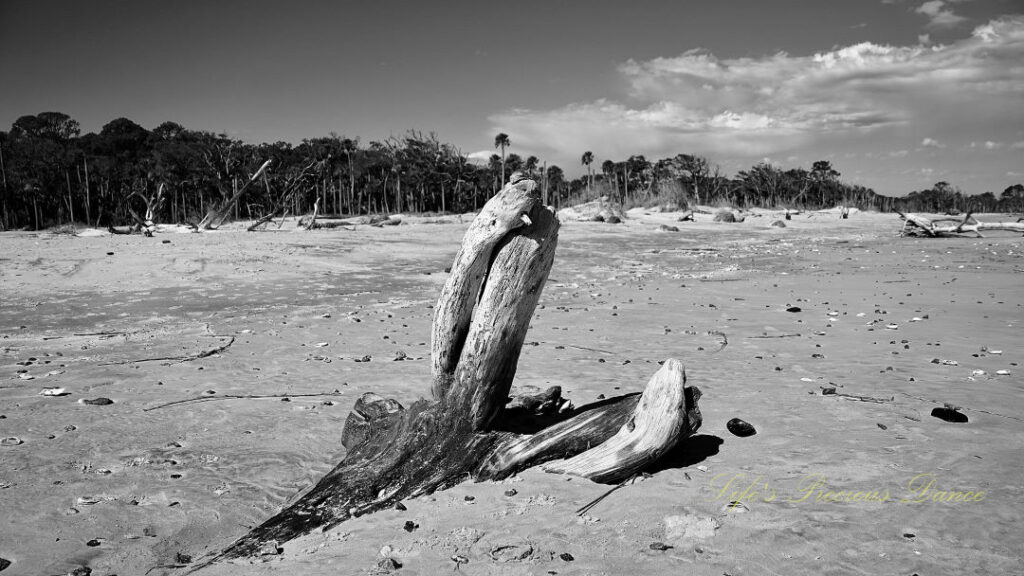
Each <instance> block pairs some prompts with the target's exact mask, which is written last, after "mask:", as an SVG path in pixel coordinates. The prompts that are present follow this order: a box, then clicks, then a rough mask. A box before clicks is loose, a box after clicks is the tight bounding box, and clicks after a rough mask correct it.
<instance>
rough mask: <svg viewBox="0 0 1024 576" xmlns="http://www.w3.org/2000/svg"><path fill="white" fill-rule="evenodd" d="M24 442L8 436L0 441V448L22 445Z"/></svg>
mask: <svg viewBox="0 0 1024 576" xmlns="http://www.w3.org/2000/svg"><path fill="white" fill-rule="evenodd" d="M24 443H25V441H24V440H22V439H21V438H18V437H17V436H8V437H7V438H4V439H3V440H0V446H17V445H18V444H24Z"/></svg>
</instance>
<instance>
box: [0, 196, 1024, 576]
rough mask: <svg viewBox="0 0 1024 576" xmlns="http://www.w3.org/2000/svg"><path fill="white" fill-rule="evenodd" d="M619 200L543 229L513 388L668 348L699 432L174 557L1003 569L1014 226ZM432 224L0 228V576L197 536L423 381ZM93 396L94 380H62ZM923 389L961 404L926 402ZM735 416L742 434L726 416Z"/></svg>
mask: <svg viewBox="0 0 1024 576" xmlns="http://www.w3.org/2000/svg"><path fill="white" fill-rule="evenodd" d="M630 216H631V217H630V218H629V219H628V220H627V221H626V222H625V223H624V224H620V225H609V224H603V223H589V222H588V223H579V222H567V223H565V224H564V225H563V228H562V231H561V235H560V239H559V247H558V252H557V255H556V260H555V264H554V268H553V270H552V272H551V277H550V279H549V281H548V284H547V286H546V288H545V291H544V294H543V296H542V298H541V302H540V306H539V308H538V310H537V315H536V318H535V320H534V322H533V325H532V327H531V330H530V332H529V334H528V336H527V338H526V341H527V345H526V346H525V347H524V350H523V353H522V355H521V358H520V366H519V371H518V375H517V380H516V385H517V386H518V387H520V388H522V389H529V387H538V388H542V387H545V386H548V385H551V384H560V385H562V386H563V388H564V390H565V393H566V395H567V396H568V397H569V398H570V399H572V400H573V402H574V403H575V404H576V405H583V404H586V403H588V402H591V401H594V400H595V399H596V398H597V397H598V396H599V395H602V394H603V395H605V396H612V395H615V394H621V393H626V392H632V391H638V390H641V389H642V388H643V386H644V384H645V383H646V382H647V379H648V378H649V377H650V376H651V375H652V374H653V373H654V372H655V371H656V369H657V363H658V362H659V361H661V360H664V359H665V358H668V357H674V358H679V359H681V360H682V361H683V362H684V363H685V364H686V366H687V375H688V379H689V383H691V384H693V385H696V386H698V387H700V388H701V390H702V391H703V392H704V396H703V398H702V399H701V410H702V412H703V414H704V425H703V427H702V428H701V429H700V431H699V432H698V435H697V436H695V437H693V438H691V439H690V440H688V441H687V442H685V443H684V445H683V446H682V448H681V449H680V450H678V451H677V452H676V453H673V454H672V455H670V457H669V458H667V459H666V461H665V462H662V463H660V464H659V465H658V466H657V467H656V468H655V469H652V470H651V471H650V472H651V473H652V475H651V476H650V477H648V478H644V479H641V480H638V481H637V482H635V483H633V484H631V485H627V486H626V487H624V488H622V489H620V490H617V491H616V492H615V493H613V494H612V495H611V496H609V497H608V498H607V499H605V500H604V501H602V502H601V503H600V504H598V505H597V506H595V507H594V508H593V509H592V510H591V511H590V512H589V513H588V514H587V515H585V516H583V517H578V516H577V515H576V514H575V511H576V510H577V509H578V508H580V507H581V506H583V505H584V504H586V503H588V502H589V501H591V500H592V499H594V498H596V497H598V496H600V495H601V494H602V493H604V492H605V491H606V490H607V489H608V487H607V486H603V485H598V484H594V483H591V482H589V481H586V480H581V479H579V478H575V479H568V478H565V477H562V476H557V475H548V474H544V473H542V472H540V471H538V470H531V471H528V472H526V473H524V474H522V475H521V476H519V477H517V478H515V479H513V480H512V481H509V482H506V483H500V484H497V483H481V484H471V483H470V484H463V485H460V486H458V487H456V488H454V489H452V490H449V491H446V492H441V493H438V494H435V495H434V496H432V497H426V498H419V499H415V500H412V501H409V502H407V503H406V504H407V507H408V510H406V511H387V512H382V513H379V514H375V515H371V516H366V517H361V518H358V519H355V520H353V521H350V522H346V523H344V524H342V525H340V526H339V527H337V528H335V529H334V530H332V531H330V532H328V533H325V534H315V535H310V536H307V537H304V538H300V539H298V540H295V541H293V542H290V543H288V544H286V545H285V546H284V553H283V554H281V555H276V556H267V557H263V558H262V559H261V560H260V561H256V562H255V563H253V564H249V563H238V564H227V565H222V566H214V567H211V568H210V569H208V570H206V571H204V572H202V573H204V574H206V573H208V574H211V575H212V574H224V575H227V574H230V575H242V574H325V575H326V574H332V575H334V574H365V573H371V572H374V571H377V570H380V569H379V568H378V567H377V563H378V561H379V560H380V559H381V551H382V548H384V550H383V552H385V553H387V554H388V555H389V556H391V557H393V558H395V559H396V560H398V561H399V562H400V563H401V564H402V568H401V569H400V571H399V573H401V574H423V575H431V574H438V573H445V572H450V571H453V570H455V569H456V568H457V567H458V568H460V570H461V571H463V572H465V573H469V574H548V573H552V572H554V573H558V574H563V575H564V574H601V573H607V574H625V573H637V574H640V573H643V574H664V575H669V574H673V575H674V574H679V573H687V574H689V573H693V574H715V575H720V574H722V573H729V574H733V575H738V574H773V573H775V574H801V573H809V574H828V573H851V572H856V573H866V574H880V573H894V574H912V573H914V572H917V573H920V574H934V573H962V574H966V573H1016V572H1021V571H1024V562H1022V560H1021V555H1020V551H1019V548H1018V546H1017V545H1015V544H1013V542H1018V543H1019V542H1021V541H1024V528H1021V526H1022V520H1024V519H1022V515H1024V509H1022V508H1021V507H1020V506H1019V502H1021V501H1022V496H1024V488H1022V484H1021V482H1020V477H1019V471H1020V469H1021V465H1022V463H1024V434H1022V432H1021V431H1022V430H1024V428H1022V420H1024V394H1022V392H1024V377H1022V376H1024V368H1022V367H1021V366H1020V363H1021V362H1024V354H1022V352H1021V350H1022V345H1021V342H1024V338H1022V337H1021V329H1020V327H1021V325H1022V324H1024V311H1022V302H1024V298H1022V297H1024V291H1022V286H1024V284H1022V280H1024V259H1022V257H1021V255H1022V253H1024V242H1022V239H1021V238H1020V237H1018V236H1015V235H1012V234H1007V233H991V234H990V237H988V238H984V239H974V238H958V239H931V240H918V239H911V238H904V239H898V238H896V232H897V231H898V230H899V227H900V222H899V220H898V219H897V218H896V217H895V216H887V215H876V214H863V213H859V214H854V215H853V216H851V218H850V219H849V220H839V219H838V218H837V216H836V215H835V214H833V213H818V214H801V215H798V216H795V217H794V219H793V220H792V221H790V222H788V223H787V224H788V227H787V228H784V229H779V228H773V227H770V226H769V224H770V223H771V222H772V221H774V220H776V219H777V217H778V215H777V214H769V213H764V214H761V215H758V216H755V217H750V218H747V220H746V221H745V222H744V223H741V224H719V223H712V222H710V221H709V220H710V217H708V218H706V219H705V218H701V219H700V220H699V221H698V222H696V223H686V222H675V218H676V216H677V215H673V214H657V213H653V214H647V215H644V214H643V212H642V211H633V212H631V214H630ZM447 220H448V223H427V221H424V220H422V219H416V218H407V219H406V223H404V224H403V225H401V226H397V227H388V228H382V229H378V228H372V227H364V226H359V227H357V229H356V230H355V231H347V230H335V231H315V232H264V233H246V232H244V231H243V230H241V229H236V230H228V231H223V232H217V233H210V234H158V235H157V236H156V237H155V238H143V237H138V236H135V237H127V236H98V237H71V236H53V235H47V234H34V233H32V234H29V233H3V234H0V346H2V348H0V349H2V354H0V415H2V419H0V437H2V438H15V439H17V441H13V440H12V441H9V442H7V444H9V445H2V446H0V517H2V518H4V519H5V521H4V522H0V558H4V559H7V560H10V561H11V562H12V564H11V566H10V567H8V568H7V569H6V570H4V576H7V574H26V575H27V574H33V575H34V574H64V573H68V572H70V571H72V570H73V569H75V568H76V567H80V566H88V567H90V568H92V571H93V572H92V573H93V574H96V575H102V574H121V575H122V576H124V575H129V574H144V573H146V572H147V571H148V570H150V569H152V568H154V567H156V566H169V565H172V564H177V563H181V562H183V561H184V560H187V559H188V558H187V557H192V558H195V559H198V558H199V557H201V556H202V555H203V554H205V553H206V552H209V551H211V550H215V549H218V548H220V547H222V546H224V545H226V544H228V543H230V542H231V541H232V540H234V539H235V538H237V537H238V536H241V535H242V534H244V533H245V532H246V531H247V529H248V528H249V527H251V526H253V525H255V524H256V523H258V522H260V521H261V520H263V519H265V518H267V517H269V516H270V515H271V514H273V513H274V512H275V511H277V510H278V509H279V508H280V507H281V506H282V505H284V504H285V503H286V502H287V501H288V500H289V498H291V497H293V496H294V495H295V494H296V493H297V492H299V491H300V490H301V489H302V488H304V487H306V486H308V485H309V484H310V483H311V482H313V481H315V480H316V479H317V478H319V476H321V475H322V474H323V473H325V472H326V471H328V470H330V469H331V468H332V467H333V466H334V465H335V464H336V463H337V462H338V461H339V460H340V459H341V458H342V457H343V456H344V449H343V448H342V447H341V443H340V437H341V430H342V427H343V423H344V420H345V417H346V416H347V414H348V411H349V409H350V408H351V406H352V404H353V403H354V402H355V400H356V398H358V397H359V395H361V394H362V393H363V392H368V391H374V392H378V393H381V394H384V395H386V396H393V397H395V398H397V399H399V400H400V401H401V402H403V404H406V405H408V404H409V403H411V402H412V401H413V400H415V399H416V398H418V397H420V396H422V395H426V394H427V392H428V382H429V371H430V368H429V366H430V364H429V361H428V360H429V333H430V332H429V326H430V320H431V314H432V309H431V307H432V306H433V304H434V301H435V299H436V296H437V293H438V290H439V288H440V285H441V283H442V282H443V281H444V278H445V272H444V270H445V268H446V267H448V266H449V265H450V264H451V260H452V258H453V257H454V254H455V251H456V249H457V247H458V245H459V242H460V239H461V235H462V233H463V231H464V230H465V226H466V224H468V220H466V221H465V223H460V222H459V219H458V218H454V217H452V218H447ZM661 224H668V225H675V226H678V227H679V229H680V231H679V232H667V231H662V230H659V225H661ZM164 241H169V242H167V243H164ZM108 253H112V254H108ZM794 307H797V308H799V309H800V311H799V312H787V308H794ZM232 338H233V340H232ZM229 344H230V345H229ZM227 345H229V346H227ZM224 346H227V347H226V348H225V349H224V350H223V351H221V352H219V353H217V354H212V355H209V356H206V357H201V358H197V356H201V355H203V354H205V353H208V352H210V351H212V350H216V349H218V348H220V347H224ZM399 352H403V353H405V354H406V355H407V358H406V359H405V360H404V361H395V360H394V359H395V358H396V356H398V355H399ZM997 352H998V353H997ZM367 355H369V356H371V357H372V359H371V361H369V362H356V361H355V360H356V359H362V358H363V357H364V356H367ZM935 360H938V362H935ZM998 371H1006V372H1008V374H1006V375H1000V374H998ZM829 387H835V388H836V391H837V392H838V394H837V395H826V396H823V395H822V394H821V391H822V388H829ZM45 388H64V392H65V394H64V395H57V396H44V395H40V392H41V391H42V390H44V389H45ZM842 394H847V395H851V396H863V397H869V398H867V399H871V398H874V399H878V400H881V402H877V403H876V402H863V401H857V400H854V399H852V398H850V397H849V396H841V395H842ZM283 395H295V397H292V398H289V399H288V400H290V401H282V399H281V398H280V397H281V396H283ZM300 395H301V396H300ZM311 395H317V396H311ZM224 396H271V397H269V398H226V397H224ZM97 398H109V399H111V400H112V401H113V403H112V404H109V405H93V404H86V403H83V402H82V401H83V400H94V399H97ZM190 398H196V399H199V401H195V402H188V403H179V404H173V405H169V406H162V405H163V404H166V403H170V402H175V401H179V400H185V399H190ZM947 402H948V403H952V404H955V405H958V406H962V407H963V410H962V411H963V413H964V414H966V415H967V416H968V417H969V419H970V420H969V422H968V423H966V424H953V423H948V422H945V421H942V420H939V419H937V418H934V417H932V416H931V415H930V413H931V410H932V408H934V407H940V406H942V405H943V403H947ZM734 417H739V418H743V419H744V420H746V421H748V422H750V423H751V424H753V425H754V426H755V427H756V428H757V431H758V433H757V434H756V435H755V436H752V437H749V438H738V437H735V436H733V435H732V434H731V433H729V432H728V431H727V430H726V426H725V424H726V422H727V421H728V420H729V419H731V418H734ZM18 442H20V443H18ZM929 482H930V484H929ZM925 486H927V488H924V487H925ZM510 490H514V491H515V493H514V494H513V495H511V496H507V495H506V493H507V492H508V493H511V492H510ZM939 491H942V492H949V491H960V492H967V491H972V492H974V493H975V494H973V495H972V498H974V499H973V500H972V501H969V502H937V501H935V499H934V498H933V497H935V495H936V492H939ZM979 492H983V493H984V494H983V495H982V496H980V497H977V493H979ZM858 493H859V496H858V495H857V494H858ZM885 496H887V497H885ZM940 496H941V495H940ZM883 497H885V498H883ZM940 499H941V497H940ZM737 500H738V501H740V502H741V503H742V505H738V506H733V507H730V506H728V504H729V502H730V501H737ZM854 500H859V501H854ZM879 500H884V501H879ZM904 500H909V501H904ZM915 500H922V501H921V502H914V501H915ZM409 520H412V521H413V522H414V523H415V524H418V528H417V529H415V530H414V531H412V532H407V531H406V530H404V529H403V526H404V525H405V523H406V521H409ZM654 543H662V544H664V546H655V547H654V548H655V549H652V548H651V544H654ZM665 546H668V548H666V547H665ZM385 547H389V548H385ZM453 558H454V560H453ZM174 572H175V571H174V570H173V569H171V568H163V569H155V570H152V571H151V572H149V573H150V574H159V573H174Z"/></svg>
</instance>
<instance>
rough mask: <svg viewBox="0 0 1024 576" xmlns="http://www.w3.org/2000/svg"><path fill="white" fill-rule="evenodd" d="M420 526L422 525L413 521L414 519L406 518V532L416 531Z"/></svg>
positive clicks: (403, 527)
mask: <svg viewBox="0 0 1024 576" xmlns="http://www.w3.org/2000/svg"><path fill="white" fill-rule="evenodd" d="M419 527H420V525H419V524H417V523H415V522H413V521H412V520H406V521H405V526H402V529H403V530H405V531H406V532H415V531H416V529H417V528H419Z"/></svg>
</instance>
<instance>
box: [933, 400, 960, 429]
mask: <svg viewBox="0 0 1024 576" xmlns="http://www.w3.org/2000/svg"><path fill="white" fill-rule="evenodd" d="M932 416H934V417H936V418H938V419H939V420H945V421H946V422H953V423H956V424H963V423H965V422H967V415H966V414H964V413H962V412H960V409H959V408H958V407H956V406H953V405H952V404H946V405H945V406H943V407H942V408H933V409H932Z"/></svg>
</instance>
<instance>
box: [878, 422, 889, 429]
mask: <svg viewBox="0 0 1024 576" xmlns="http://www.w3.org/2000/svg"><path fill="white" fill-rule="evenodd" d="M875 425H876V426H878V427H879V428H881V429H882V430H888V429H889V427H888V426H886V425H885V424H882V423H881V422H876V423H875Z"/></svg>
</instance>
